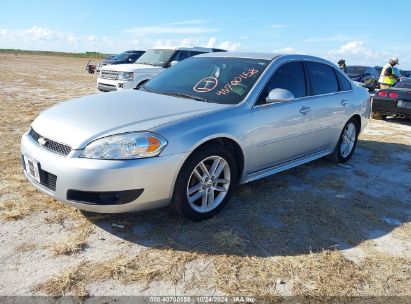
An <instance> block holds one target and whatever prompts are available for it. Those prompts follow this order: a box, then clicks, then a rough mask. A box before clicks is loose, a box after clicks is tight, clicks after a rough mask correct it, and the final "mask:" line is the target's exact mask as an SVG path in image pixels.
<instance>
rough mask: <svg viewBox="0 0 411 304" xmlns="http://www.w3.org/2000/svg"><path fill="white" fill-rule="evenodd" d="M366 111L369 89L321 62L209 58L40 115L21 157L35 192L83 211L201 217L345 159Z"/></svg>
mask: <svg viewBox="0 0 411 304" xmlns="http://www.w3.org/2000/svg"><path fill="white" fill-rule="evenodd" d="M369 115H370V98H369V95H368V93H367V91H366V90H365V89H363V88H361V87H358V86H355V85H354V84H353V83H352V81H351V80H350V79H349V78H347V77H346V76H345V75H344V74H343V73H341V72H340V71H339V69H338V68H337V67H336V66H335V65H334V64H332V63H330V62H329V61H326V60H324V59H320V58H316V57H311V56H302V55H278V54H260V53H213V54H205V55H200V56H196V57H193V58H190V59H187V60H184V61H183V62H181V63H179V64H177V65H175V66H173V67H172V68H170V69H168V70H167V71H165V72H163V73H162V74H160V75H158V76H157V77H155V78H153V79H152V80H151V81H149V82H148V83H146V84H145V85H143V86H141V87H140V88H139V89H138V90H126V91H121V92H113V93H108V94H98V95H92V96H86V97H82V98H79V99H76V100H71V101H67V102H64V103H61V104H58V105H56V106H54V107H52V108H50V109H48V110H46V111H44V112H43V113H41V114H40V115H39V117H37V118H36V120H35V121H34V122H33V123H32V125H31V127H30V129H29V130H28V131H27V132H26V133H25V134H24V135H23V137H22V141H21V154H22V164H23V167H24V173H25V175H26V177H27V179H28V180H29V181H30V182H31V183H32V184H33V185H34V186H35V187H37V188H38V189H39V190H41V191H43V192H45V193H47V194H48V195H50V196H52V197H54V198H56V199H58V200H60V201H63V202H65V203H67V204H69V205H72V206H74V207H76V208H79V209H84V210H88V211H95V212H106V213H117V212H131V211H138V210H143V209H150V208H156V207H162V206H167V205H169V206H170V207H171V208H173V209H175V210H176V211H178V212H179V213H180V214H182V215H183V216H185V217H186V218H189V219H191V220H203V219H207V218H209V217H211V216H213V215H214V214H216V213H217V212H219V211H220V210H221V209H222V208H223V207H224V205H225V204H226V203H227V202H228V201H229V199H230V196H231V194H232V193H233V190H234V189H235V187H236V186H237V185H239V184H243V183H247V182H249V181H253V180H256V179H259V178H263V177H266V176H269V175H271V174H274V173H277V172H280V171H283V170H286V169H289V168H292V167H295V166H298V165H301V164H304V163H307V162H310V161H312V160H315V159H318V158H320V157H324V156H327V157H328V158H330V159H331V160H334V161H336V162H346V161H348V160H349V159H350V158H351V157H352V155H353V153H354V150H355V147H356V144H357V138H358V135H359V134H360V132H361V131H362V130H363V129H364V127H365V125H366V124H367V120H368V117H369Z"/></svg>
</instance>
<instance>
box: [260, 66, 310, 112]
mask: <svg viewBox="0 0 411 304" xmlns="http://www.w3.org/2000/svg"><path fill="white" fill-rule="evenodd" d="M276 88H280V89H286V90H288V91H290V92H291V93H293V95H294V97H295V98H300V97H304V96H306V85H305V75H304V68H303V65H302V63H301V62H290V63H285V64H284V65H282V66H281V67H280V68H279V69H278V70H277V71H276V72H275V73H274V75H273V76H272V77H271V79H270V80H269V81H268V83H267V85H266V86H265V88H264V90H263V92H262V93H261V94H260V97H259V98H258V103H257V104H264V103H265V99H266V98H267V96H268V94H269V93H270V91H271V90H273V89H276Z"/></svg>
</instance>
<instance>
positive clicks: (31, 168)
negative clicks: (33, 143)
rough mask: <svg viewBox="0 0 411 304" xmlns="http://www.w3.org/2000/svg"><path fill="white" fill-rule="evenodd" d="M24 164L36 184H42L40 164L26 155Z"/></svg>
mask: <svg viewBox="0 0 411 304" xmlns="http://www.w3.org/2000/svg"><path fill="white" fill-rule="evenodd" d="M23 157H24V164H25V167H26V172H27V174H28V175H29V176H30V177H31V178H33V179H34V180H35V181H36V182H38V183H40V170H39V162H38V161H35V160H34V159H32V158H30V157H28V156H26V155H24V156H23Z"/></svg>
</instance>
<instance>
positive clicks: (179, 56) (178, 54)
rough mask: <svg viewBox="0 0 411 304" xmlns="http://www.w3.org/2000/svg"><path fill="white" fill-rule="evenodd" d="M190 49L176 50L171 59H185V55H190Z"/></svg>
mask: <svg viewBox="0 0 411 304" xmlns="http://www.w3.org/2000/svg"><path fill="white" fill-rule="evenodd" d="M190 53H191V52H190V51H177V52H176V53H175V54H174V56H173V59H172V60H171V61H178V62H180V61H183V60H184V59H186V58H187V57H190V56H191V55H190Z"/></svg>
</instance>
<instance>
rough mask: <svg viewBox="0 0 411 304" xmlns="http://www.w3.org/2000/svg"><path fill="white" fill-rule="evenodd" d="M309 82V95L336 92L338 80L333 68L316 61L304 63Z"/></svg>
mask: <svg viewBox="0 0 411 304" xmlns="http://www.w3.org/2000/svg"><path fill="white" fill-rule="evenodd" d="M306 66H307V70H308V75H309V78H310V84H311V92H310V93H311V95H321V94H328V93H334V92H338V82H337V79H336V77H335V74H334V72H333V68H331V67H330V66H328V65H325V64H322V63H316V62H308V63H306Z"/></svg>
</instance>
